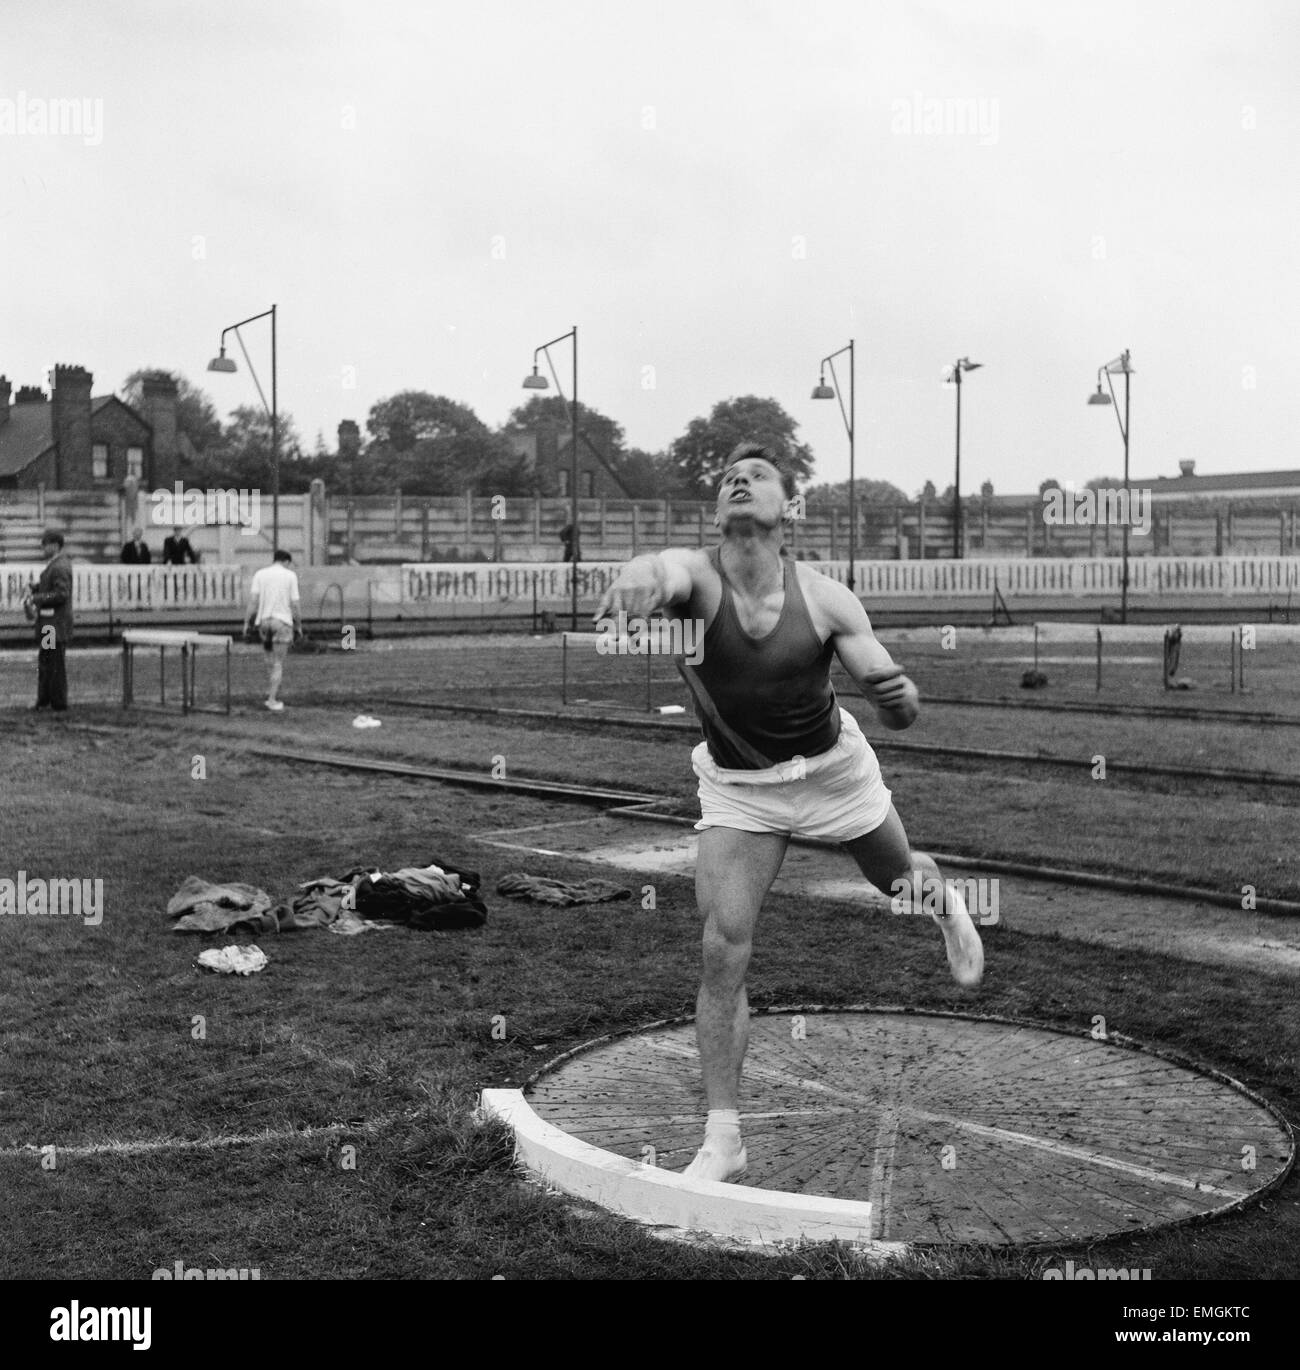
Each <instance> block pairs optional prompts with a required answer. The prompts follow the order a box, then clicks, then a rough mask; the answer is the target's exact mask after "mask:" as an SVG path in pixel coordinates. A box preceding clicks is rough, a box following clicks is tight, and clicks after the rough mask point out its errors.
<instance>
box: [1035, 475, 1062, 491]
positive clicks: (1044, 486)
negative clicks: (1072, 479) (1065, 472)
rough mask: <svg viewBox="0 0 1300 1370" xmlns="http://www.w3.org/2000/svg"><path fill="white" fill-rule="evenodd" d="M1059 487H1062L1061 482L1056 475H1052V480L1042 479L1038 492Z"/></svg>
mask: <svg viewBox="0 0 1300 1370" xmlns="http://www.w3.org/2000/svg"><path fill="white" fill-rule="evenodd" d="M1059 489H1061V482H1060V481H1059V480H1057V479H1056V478H1055V477H1052V478H1051V479H1050V480H1045V481H1041V482H1040V483H1039V486H1038V493H1039V494H1040V495H1041V494H1042V493H1043V492H1044V491H1045V490H1059Z"/></svg>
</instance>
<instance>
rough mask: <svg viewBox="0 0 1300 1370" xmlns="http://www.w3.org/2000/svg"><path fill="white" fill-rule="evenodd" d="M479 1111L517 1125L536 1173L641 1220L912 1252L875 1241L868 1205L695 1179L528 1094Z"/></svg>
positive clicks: (877, 1251)
mask: <svg viewBox="0 0 1300 1370" xmlns="http://www.w3.org/2000/svg"><path fill="white" fill-rule="evenodd" d="M479 1110H480V1114H481V1115H482V1116H485V1117H491V1118H498V1119H500V1120H501V1121H502V1122H504V1123H505V1124H506V1125H507V1126H508V1127H509V1128H510V1130H511V1131H512V1132H513V1133H514V1137H515V1160H516V1161H517V1162H518V1163H519V1164H521V1165H522V1166H523V1167H524V1168H525V1169H526V1170H528V1171H529V1172H531V1173H532V1174H533V1175H535V1176H537V1177H538V1178H540V1179H542V1180H544V1181H545V1182H546V1183H547V1184H550V1185H552V1186H554V1187H555V1188H556V1189H559V1190H562V1191H563V1192H564V1193H566V1194H570V1195H573V1196H574V1197H576V1198H580V1199H586V1200H588V1201H589V1202H591V1203H595V1204H598V1205H599V1206H600V1207H601V1208H605V1209H608V1210H609V1211H610V1212H612V1213H618V1214H620V1215H621V1216H623V1217H625V1218H632V1219H635V1220H636V1221H637V1222H641V1223H647V1224H649V1225H651V1226H655V1227H667V1228H675V1229H678V1230H679V1231H681V1232H700V1233H706V1234H708V1235H709V1236H713V1237H717V1238H721V1239H723V1240H724V1241H732V1242H742V1243H745V1244H748V1245H763V1246H777V1245H788V1244H790V1243H795V1242H801V1241H816V1242H830V1241H841V1242H847V1243H850V1244H852V1245H853V1246H855V1247H858V1248H860V1249H861V1250H862V1251H863V1252H864V1253H867V1254H874V1255H877V1256H880V1257H893V1256H900V1255H903V1254H905V1253H906V1252H907V1250H908V1249H909V1248H908V1245H907V1243H905V1242H881V1241H873V1240H871V1238H870V1237H869V1235H868V1234H869V1233H870V1231H871V1205H870V1204H869V1203H863V1202H860V1201H858V1200H854V1199H834V1198H828V1197H824V1196H821V1195H815V1194H788V1193H785V1192H784V1191H782V1190H779V1189H755V1188H751V1187H750V1186H747V1185H737V1184H719V1183H716V1182H715V1181H712V1180H688V1179H686V1178H685V1176H683V1175H678V1174H675V1173H674V1172H672V1171H669V1170H659V1169H657V1168H656V1167H654V1166H652V1165H646V1164H645V1163H643V1162H641V1161H631V1160H628V1159H627V1157H625V1156H619V1155H616V1154H615V1153H614V1152H612V1151H605V1150H603V1149H602V1148H600V1147H597V1146H592V1145H591V1144H590V1143H588V1142H584V1141H582V1140H581V1139H579V1138H577V1137H574V1136H572V1135H570V1134H569V1133H567V1132H565V1131H563V1130H562V1129H560V1128H558V1127H556V1126H554V1124H552V1123H548V1122H547V1121H546V1120H545V1119H544V1118H542V1117H540V1116H539V1115H538V1114H537V1113H536V1112H535V1111H534V1109H533V1107H532V1105H531V1104H529V1103H528V1101H527V1100H526V1099H525V1098H524V1093H523V1090H521V1089H485V1090H484V1091H483V1093H482V1096H481V1098H480V1102H479Z"/></svg>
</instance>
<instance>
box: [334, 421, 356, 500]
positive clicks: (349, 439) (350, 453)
mask: <svg viewBox="0 0 1300 1370" xmlns="http://www.w3.org/2000/svg"><path fill="white" fill-rule="evenodd" d="M360 455H361V429H360V428H359V427H358V426H357V421H356V420H355V419H344V420H343V421H342V422H341V423H340V424H339V460H340V461H345V462H347V468H348V474H347V481H348V494H349V495H350V494H351V493H352V476H353V473H354V472H355V470H356V465H357V458H358V457H359V456H360Z"/></svg>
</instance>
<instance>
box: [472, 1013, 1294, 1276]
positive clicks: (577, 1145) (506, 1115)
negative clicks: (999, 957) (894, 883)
mask: <svg viewBox="0 0 1300 1370" xmlns="http://www.w3.org/2000/svg"><path fill="white" fill-rule="evenodd" d="M794 1013H873V1014H899V1015H900V1016H903V1017H908V1016H914V1017H921V1018H954V1019H965V1020H969V1021H973V1022H995V1023H1004V1024H1009V1025H1013V1026H1019V1027H1027V1028H1033V1029H1036V1030H1038V1031H1041V1032H1047V1033H1051V1034H1054V1035H1057V1036H1063V1037H1071V1036H1079V1037H1087V1036H1090V1034H1089V1033H1086V1032H1070V1031H1068V1030H1066V1029H1063V1028H1061V1027H1059V1026H1055V1025H1052V1024H1048V1023H1039V1022H1035V1021H1033V1020H1030V1019H1024V1018H1018V1017H1013V1016H1005V1017H1004V1016H1002V1015H998V1014H992V1015H990V1014H978V1013H961V1012H952V1011H948V1010H942V1009H930V1008H923V1009H916V1008H912V1007H910V1006H903V1005H898V1004H864V1003H854V1004H821V1003H811V1004H809V1003H803V1004H775V1005H767V1006H764V1007H762V1008H758V1009H754V1010H751V1017H766V1016H768V1015H772V1016H777V1015H788V1014H794ZM693 1021H694V1019H693V1018H692V1017H691V1016H690V1015H684V1016H680V1017H676V1018H663V1019H658V1020H656V1021H654V1022H649V1023H642V1024H640V1025H639V1026H637V1027H632V1028H624V1029H621V1030H619V1031H616V1032H611V1033H607V1034H605V1035H604V1036H602V1037H598V1038H595V1039H593V1040H591V1041H588V1042H583V1043H581V1044H580V1045H578V1046H576V1047H572V1048H570V1049H569V1050H568V1051H565V1052H562V1053H561V1054H560V1055H559V1056H557V1057H555V1058H554V1059H553V1060H551V1061H549V1062H547V1064H546V1065H545V1066H543V1067H541V1069H539V1070H537V1071H536V1072H534V1074H533V1075H532V1076H531V1077H530V1078H529V1079H528V1080H527V1081H525V1089H526V1088H528V1087H529V1086H530V1085H531V1084H532V1083H533V1082H534V1081H535V1080H537V1079H538V1078H540V1077H541V1076H543V1075H547V1074H550V1073H551V1072H552V1071H554V1070H555V1069H556V1068H557V1067H558V1066H559V1065H561V1064H562V1063H563V1062H565V1061H567V1060H569V1059H571V1058H572V1057H574V1056H578V1055H582V1054H583V1053H585V1052H587V1051H590V1050H592V1049H593V1048H597V1047H600V1046H602V1045H604V1044H606V1043H608V1042H612V1041H615V1040H617V1039H619V1038H623V1037H628V1036H633V1035H635V1034H637V1033H644V1032H653V1031H655V1030H657V1029H660V1028H666V1027H677V1026H681V1025H683V1024H685V1023H690V1022H693ZM1104 1040H1105V1041H1106V1042H1107V1043H1108V1044H1109V1045H1111V1046H1113V1047H1117V1048H1120V1049H1122V1050H1128V1051H1134V1052H1137V1053H1140V1054H1143V1055H1148V1056H1154V1057H1157V1058H1159V1059H1161V1060H1164V1061H1167V1062H1169V1063H1171V1064H1173V1065H1177V1066H1180V1067H1182V1068H1183V1069H1186V1070H1190V1071H1192V1072H1194V1073H1196V1074H1199V1075H1203V1076H1206V1077H1208V1078H1210V1079H1212V1080H1215V1081H1217V1082H1219V1083H1220V1084H1223V1085H1226V1086H1228V1087H1229V1088H1230V1089H1232V1090H1233V1091H1235V1092H1236V1093H1238V1094H1240V1095H1242V1096H1243V1097H1245V1098H1247V1099H1249V1100H1250V1101H1251V1102H1252V1103H1254V1104H1256V1105H1258V1106H1259V1107H1261V1108H1262V1109H1263V1110H1264V1111H1265V1112H1266V1113H1268V1114H1269V1115H1270V1116H1271V1117H1272V1119H1273V1121H1274V1122H1275V1123H1277V1124H1278V1125H1279V1127H1280V1129H1281V1130H1282V1132H1283V1134H1284V1136H1285V1138H1286V1143H1287V1152H1288V1154H1287V1158H1286V1163H1285V1164H1284V1165H1283V1166H1282V1168H1281V1169H1280V1171H1279V1172H1278V1174H1276V1175H1275V1176H1274V1177H1273V1179H1272V1180H1271V1181H1270V1182H1269V1183H1268V1184H1266V1185H1263V1186H1261V1187H1260V1188H1259V1189H1257V1190H1255V1191H1253V1192H1252V1193H1251V1194H1249V1195H1247V1196H1243V1197H1242V1198H1241V1199H1239V1200H1237V1201H1236V1202H1234V1203H1231V1204H1227V1205H1224V1206H1223V1207H1221V1208H1219V1209H1218V1210H1216V1211H1215V1212H1214V1213H1212V1214H1205V1215H1195V1216H1192V1217H1187V1218H1180V1219H1175V1220H1174V1221H1172V1222H1164V1223H1159V1224H1155V1225H1154V1226H1155V1227H1157V1228H1160V1229H1164V1230H1169V1229H1172V1228H1176V1227H1184V1226H1188V1225H1198V1224H1200V1223H1203V1222H1205V1221H1208V1220H1211V1219H1213V1218H1217V1217H1222V1216H1225V1215H1226V1214H1228V1213H1231V1212H1235V1211H1237V1210H1239V1209H1241V1208H1244V1207H1245V1206H1246V1205H1247V1204H1250V1203H1253V1202H1257V1201H1258V1200H1260V1199H1262V1198H1264V1197H1265V1196H1266V1195H1268V1194H1270V1193H1272V1192H1273V1191H1274V1190H1275V1189H1277V1188H1278V1187H1279V1186H1280V1185H1281V1184H1282V1183H1283V1182H1284V1181H1285V1180H1286V1178H1287V1176H1288V1175H1289V1174H1290V1173H1291V1170H1292V1168H1293V1166H1294V1164H1295V1161H1296V1140H1295V1133H1294V1131H1293V1129H1292V1127H1291V1124H1290V1123H1289V1121H1288V1120H1287V1118H1286V1117H1285V1115H1284V1114H1283V1113H1282V1112H1281V1111H1280V1110H1279V1109H1278V1108H1277V1107H1276V1105H1274V1104H1273V1103H1272V1102H1271V1101H1270V1100H1268V1099H1266V1098H1264V1097H1263V1096H1262V1095H1260V1094H1258V1093H1256V1092H1255V1091H1254V1090H1252V1089H1250V1088H1249V1087H1248V1086H1246V1085H1244V1084H1243V1083H1242V1082H1241V1081H1240V1080H1237V1079H1235V1078H1234V1077H1233V1076H1231V1075H1229V1074H1226V1073H1225V1072H1223V1071H1220V1070H1216V1069H1215V1068H1214V1067H1212V1066H1210V1065H1207V1064H1206V1063H1205V1062H1202V1061H1198V1060H1196V1059H1194V1058H1192V1057H1189V1056H1185V1055H1183V1054H1182V1053H1180V1052H1176V1051H1171V1050H1169V1049H1167V1048H1165V1047H1156V1046H1152V1045H1149V1044H1147V1043H1145V1042H1142V1041H1138V1040H1137V1039H1135V1038H1132V1037H1128V1036H1126V1035H1125V1034H1123V1033H1120V1032H1115V1031H1114V1030H1111V1031H1108V1032H1107V1034H1106V1037H1105V1039H1104ZM477 1116H479V1117H495V1118H499V1119H500V1120H501V1121H503V1122H504V1123H505V1124H506V1125H507V1126H508V1127H509V1128H510V1129H511V1131H512V1132H513V1133H514V1137H515V1160H516V1162H517V1163H518V1164H520V1165H522V1166H523V1167H524V1168H525V1169H526V1170H527V1171H529V1172H530V1173H531V1174H532V1175H534V1176H535V1177H536V1178H538V1179H540V1180H542V1181H543V1182H545V1183H547V1184H549V1185H551V1186H552V1187H553V1188H555V1189H558V1190H561V1191H562V1192H564V1193H566V1194H570V1195H573V1196H574V1197H577V1198H582V1199H586V1200H588V1201H590V1202H592V1203H595V1204H597V1205H599V1206H600V1207H602V1208H605V1209H607V1210H609V1211H611V1212H614V1213H618V1214H621V1215H622V1216H624V1217H628V1218H633V1219H635V1220H637V1221H639V1222H642V1223H645V1224H649V1225H652V1226H655V1227H657V1228H659V1229H660V1232H661V1235H666V1236H671V1235H673V1234H674V1233H676V1234H677V1235H681V1236H687V1235H700V1236H711V1237H714V1238H720V1239H722V1240H724V1241H730V1242H736V1243H741V1244H745V1245H751V1246H756V1247H767V1248H769V1249H774V1250H776V1249H780V1248H781V1247H784V1246H789V1245H792V1244H795V1243H798V1242H800V1241H822V1242H829V1241H842V1242H845V1243H847V1244H850V1245H852V1246H853V1247H854V1248H855V1249H856V1250H858V1251H859V1252H860V1253H861V1254H864V1255H869V1256H872V1255H874V1256H875V1257H877V1258H879V1259H882V1260H888V1259H891V1258H897V1257H899V1256H902V1255H905V1254H907V1253H908V1252H909V1251H910V1250H911V1249H912V1246H911V1244H909V1243H907V1242H888V1241H878V1240H874V1239H872V1238H871V1237H870V1236H869V1233H870V1231H871V1205H870V1204H869V1203H865V1202H862V1201H860V1200H853V1199H836V1198H832V1197H830V1196H827V1195H810V1194H791V1193H788V1192H785V1191H783V1190H772V1189H758V1188H756V1187H753V1186H749V1185H733V1184H717V1183H714V1182H712V1181H708V1180H694V1181H692V1180H687V1179H685V1178H684V1177H683V1176H682V1175H679V1174H676V1173H675V1172H673V1171H667V1170H659V1169H656V1168H655V1167H654V1166H651V1165H647V1164H645V1163H644V1162H641V1161H633V1160H629V1159H628V1158H627V1157H625V1156H620V1155H618V1154H617V1153H615V1152H612V1151H606V1150H604V1149H603V1148H601V1147H596V1146H592V1145H591V1144H590V1143H589V1142H584V1141H582V1140H581V1139H579V1138H577V1137H574V1136H572V1135H571V1134H570V1133H567V1132H565V1131H564V1130H563V1129H561V1128H558V1127H556V1126H555V1125H554V1124H552V1123H548V1122H547V1121H546V1120H545V1119H544V1118H542V1117H541V1116H540V1115H539V1114H538V1113H537V1112H535V1110H534V1109H533V1107H532V1105H531V1104H529V1103H528V1101H527V1100H526V1099H525V1097H524V1090H523V1089H485V1090H484V1091H483V1092H482V1094H481V1096H480V1102H479V1109H478V1114H477ZM665 1229H666V1230H665ZM1018 1245H1019V1246H1020V1249H1022V1250H1029V1249H1033V1248H1035V1247H1037V1246H1042V1245H1051V1244H1050V1243H1047V1244H1044V1243H1019V1244H1018Z"/></svg>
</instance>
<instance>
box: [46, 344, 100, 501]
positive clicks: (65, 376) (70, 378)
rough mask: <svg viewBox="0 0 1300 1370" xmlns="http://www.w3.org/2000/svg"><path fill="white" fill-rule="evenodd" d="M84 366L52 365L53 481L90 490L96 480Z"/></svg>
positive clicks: (88, 378) (88, 383)
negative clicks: (91, 453) (91, 460)
mask: <svg viewBox="0 0 1300 1370" xmlns="http://www.w3.org/2000/svg"><path fill="white" fill-rule="evenodd" d="M91 381H92V377H91V374H90V372H89V371H87V370H86V368H85V367H84V366H63V365H59V366H56V367H55V368H54V396H53V406H54V407H53V412H52V414H51V415H50V426H51V429H52V430H53V436H54V446H55V456H54V484H55V488H56V489H59V490H89V489H92V488H93V487H94V484H95V481H94V477H93V475H92V473H91V465H90V386H91Z"/></svg>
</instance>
